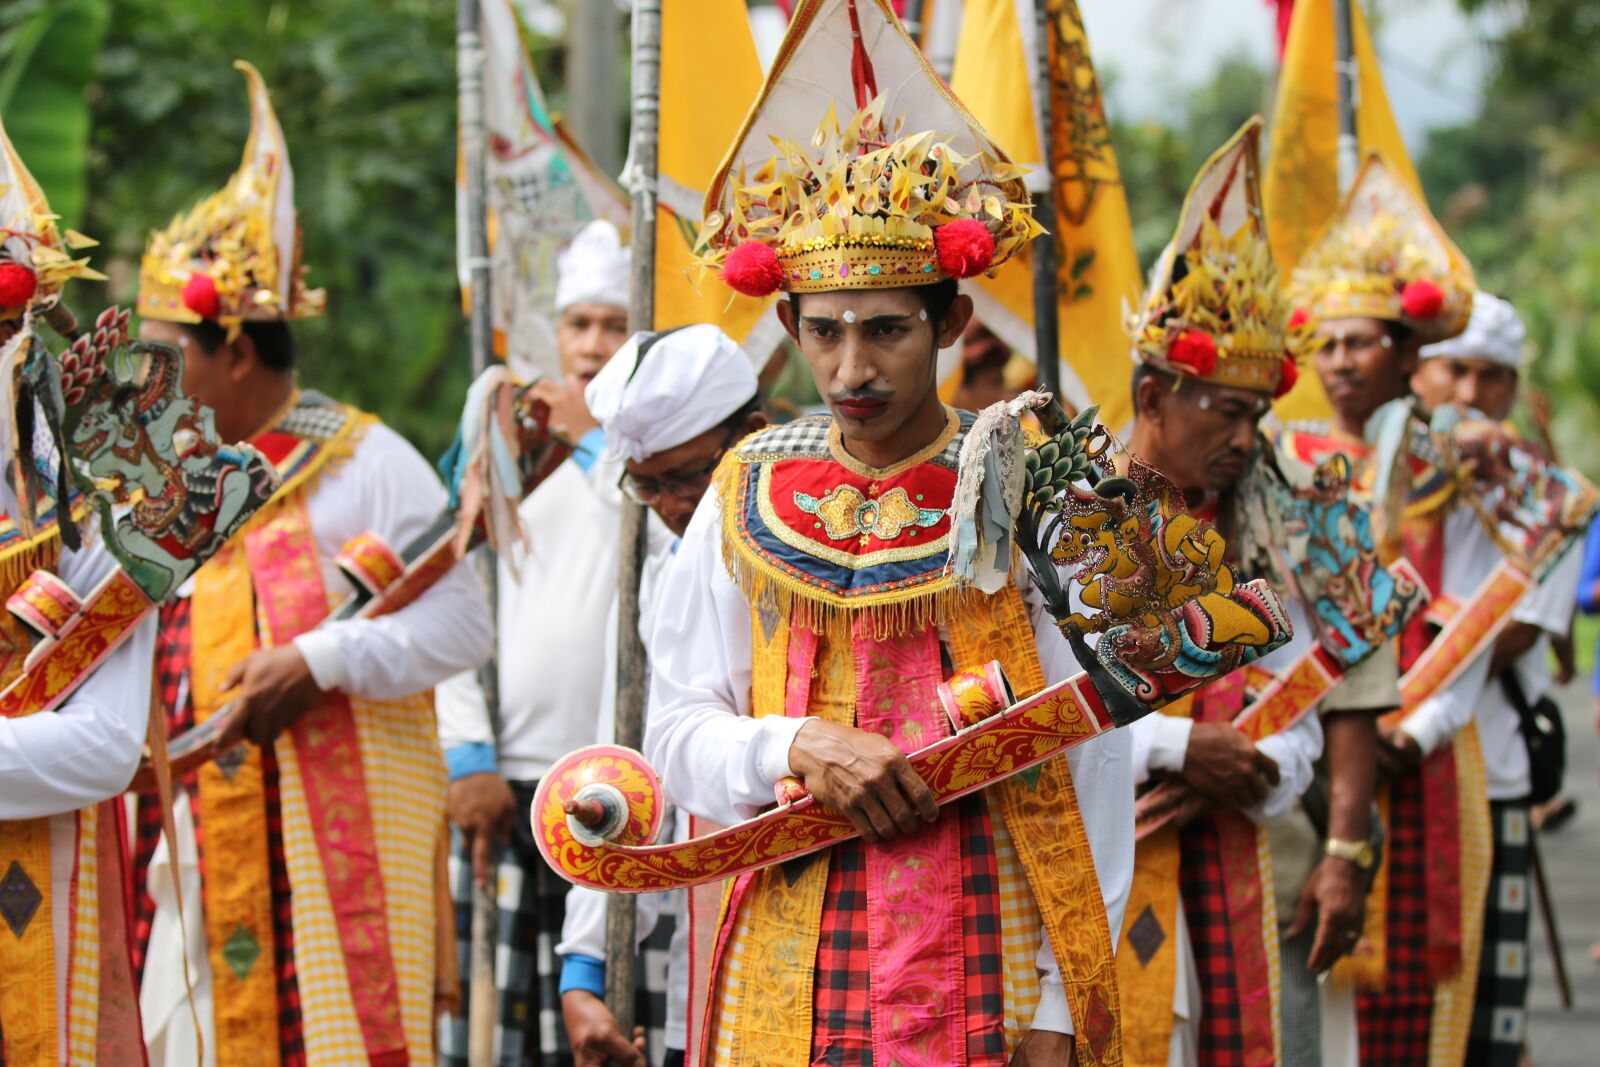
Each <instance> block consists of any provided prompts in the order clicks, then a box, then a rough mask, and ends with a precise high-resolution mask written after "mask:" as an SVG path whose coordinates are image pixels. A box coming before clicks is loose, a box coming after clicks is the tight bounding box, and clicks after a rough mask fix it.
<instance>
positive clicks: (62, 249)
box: [0, 125, 105, 322]
mask: <svg viewBox="0 0 1600 1067" xmlns="http://www.w3.org/2000/svg"><path fill="white" fill-rule="evenodd" d="M59 222H60V216H59V215H56V214H55V213H54V212H52V211H51V210H50V204H49V202H48V201H46V200H45V197H44V190H43V189H41V188H39V183H38V182H37V181H35V180H34V177H33V175H32V174H31V173H29V171H28V168H27V166H26V165H25V164H24V163H23V162H22V157H21V156H20V155H18V154H17V150H16V148H15V147H14V146H13V145H12V144H11V138H10V137H8V136H7V135H6V131H5V127H4V126H3V125H0V266H5V267H7V268H9V269H20V270H23V271H29V272H32V275H33V282H34V285H33V291H32V293H31V294H30V296H29V297H28V299H27V300H26V301H25V302H24V303H20V304H17V305H15V306H0V322H8V321H10V320H12V319H16V318H20V317H21V316H22V314H23V313H24V312H25V311H27V310H28V309H29V308H42V307H47V306H49V305H51V304H53V303H54V302H55V301H56V300H57V299H58V298H59V297H60V295H61V289H62V287H63V286H64V285H66V283H67V282H69V281H71V280H72V279H74V278H81V279H84V280H92V281H104V280H105V275H104V274H101V273H100V272H99V271H97V270H93V269H91V268H90V266H89V260H88V259H87V258H83V259H76V258H74V257H73V256H72V253H73V252H77V251H81V250H83V249H85V248H93V247H95V246H96V245H97V244H98V243H99V242H98V241H95V240H92V239H91V238H88V237H85V236H84V235H83V234H81V233H79V232H78V231H76V230H71V229H69V230H64V231H63V230H62V229H61V228H60V226H59V225H58V223H59ZM22 277H23V278H26V277H27V275H26V274H24V275H22Z"/></svg>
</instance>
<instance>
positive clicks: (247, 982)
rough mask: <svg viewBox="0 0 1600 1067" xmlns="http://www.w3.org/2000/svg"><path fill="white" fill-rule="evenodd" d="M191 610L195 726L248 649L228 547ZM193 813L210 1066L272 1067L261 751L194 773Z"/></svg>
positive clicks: (242, 572)
mask: <svg viewBox="0 0 1600 1067" xmlns="http://www.w3.org/2000/svg"><path fill="white" fill-rule="evenodd" d="M277 506H278V505H277V503H276V502H274V503H272V504H269V505H267V507H266V508H265V509H263V510H266V511H271V510H273V509H274V508H276V507H277ZM192 605H193V627H192V632H193V635H194V636H193V651H192V655H191V658H190V666H189V685H190V686H191V689H192V692H193V694H194V716H195V721H196V722H197V723H203V722H205V721H206V720H207V719H209V718H210V717H211V716H212V715H214V714H215V713H216V712H217V711H219V710H220V709H221V708H222V706H223V705H224V704H226V703H227V698H226V697H224V696H223V691H222V681H223V679H224V678H226V677H227V674H228V672H229V671H230V670H232V669H233V666H234V665H235V664H237V663H239V662H240V661H241V660H243V659H244V658H245V657H246V656H248V655H249V654H250V653H252V652H254V651H255V650H256V647H257V645H256V626H255V618H254V614H253V610H254V596H253V594H252V592H251V579H250V565H249V561H248V560H247V559H246V557H245V553H244V549H243V547H242V546H241V545H240V544H239V543H238V541H237V540H235V541H233V542H230V543H229V544H228V545H227V546H226V547H224V548H223V550H222V551H221V552H219V553H217V555H216V556H214V557H213V558H212V559H211V561H210V562H208V563H207V564H206V565H205V566H204V567H202V568H200V570H199V572H198V573H197V574H196V575H195V585H194V595H193V599H192ZM200 812H201V818H202V819H203V820H204V833H205V853H206V855H208V856H209V857H211V864H210V866H211V872H210V873H211V877H208V878H206V879H205V883H204V911H205V925H206V950H207V955H208V956H209V958H210V960H211V976H212V978H211V980H212V987H213V989H214V990H215V993H214V995H213V997H212V1006H211V1015H212V1020H213V1024H214V1026H215V1029H216V1042H217V1062H218V1063H229V1064H233V1063H237V1064H243V1065H246V1067H274V1065H276V1064H277V1063H278V989H277V981H276V977H275V973H274V972H275V968H274V966H273V958H274V956H273V952H274V948H275V945H274V942H273V929H272V869H271V864H270V862H269V856H270V848H271V846H270V844H269V839H268V831H267V807H266V794H265V788H264V781H263V772H262V762H261V750H260V749H258V748H256V746H254V745H251V744H240V745H238V746H236V747H235V748H234V749H233V750H232V751H230V752H228V753H226V754H225V755H224V756H223V758H222V759H220V760H218V761H217V762H214V763H208V764H206V765H205V766H204V767H202V768H201V769H200Z"/></svg>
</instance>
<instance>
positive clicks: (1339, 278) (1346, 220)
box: [1289, 154, 1476, 342]
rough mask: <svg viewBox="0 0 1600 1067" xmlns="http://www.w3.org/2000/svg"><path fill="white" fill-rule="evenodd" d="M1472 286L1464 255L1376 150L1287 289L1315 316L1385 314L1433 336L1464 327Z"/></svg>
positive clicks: (1433, 338) (1385, 317) (1442, 337)
mask: <svg viewBox="0 0 1600 1067" xmlns="http://www.w3.org/2000/svg"><path fill="white" fill-rule="evenodd" d="M1475 287H1476V282H1475V281H1474V280H1473V276H1472V267H1471V265H1470V264H1468V263H1467V260H1466V257H1465V256H1463V255H1462V254H1461V251H1460V250H1459V249H1457V248H1456V246H1455V245H1454V244H1453V243H1451V241H1450V238H1449V237H1447V236H1446V235H1445V233H1444V230H1443V229H1442V228H1441V227H1440V226H1439V224H1438V222H1436V221H1435V220H1434V218H1433V216H1432V215H1431V214H1430V213H1429V212H1428V209H1427V206H1426V205H1424V204H1423V203H1422V202H1421V201H1420V200H1419V199H1418V198H1417V197H1416V195H1415V194H1413V193H1412V192H1411V190H1410V189H1408V188H1407V187H1406V186H1405V185H1404V184H1402V183H1401V181H1400V180H1399V178H1398V177H1397V176H1396V175H1395V173H1394V171H1393V169H1392V168H1390V166H1389V165H1388V163H1387V162H1385V161H1384V159H1383V157H1381V156H1379V155H1376V154H1374V155H1372V156H1371V157H1369V158H1368V159H1367V162H1366V164H1365V165H1364V166H1363V167H1362V168H1361V173H1360V174H1359V175H1358V176H1357V178H1356V181H1355V183H1354V184H1353V185H1352V186H1351V187H1350V192H1349V193H1348V194H1346V196H1345V200H1344V203H1343V204H1342V205H1341V206H1340V209H1339V212H1338V213H1337V214H1336V215H1335V216H1334V218H1333V221H1332V222H1331V223H1329V225H1328V228H1327V229H1326V230H1324V231H1323V233H1322V236H1321V237H1319V238H1318V239H1317V240H1316V242H1315V243H1313V244H1312V246H1311V248H1310V249H1309V250H1308V251H1307V252H1306V254H1305V255H1304V256H1303V257H1301V260H1300V262H1299V263H1298V264H1297V265H1296V266H1295V269H1294V272H1293V274H1292V275H1291V277H1290V281H1289V295H1290V298H1291V300H1292V301H1293V303H1294V305H1295V306H1296V307H1297V308H1301V309H1303V310H1304V311H1305V312H1306V313H1307V314H1308V315H1309V316H1310V317H1311V319H1312V320H1313V321H1315V322H1321V321H1326V320H1329V319H1342V318H1371V319H1381V320H1383V321H1385V322H1396V323H1400V324H1402V325H1404V326H1407V327H1409V328H1410V329H1411V330H1412V331H1413V332H1415V333H1416V334H1417V336H1418V337H1419V338H1420V339H1421V340H1422V341H1425V342H1432V341H1442V340H1445V339H1446V338H1450V337H1454V336H1456V335H1457V334H1459V333H1460V332H1461V331H1462V330H1464V329H1466V326H1467V320H1468V318H1469V317H1470V316H1471V314H1472V292H1473V289H1474V288H1475Z"/></svg>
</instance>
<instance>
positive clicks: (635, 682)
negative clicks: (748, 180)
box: [606, 0, 661, 1036]
mask: <svg viewBox="0 0 1600 1067" xmlns="http://www.w3.org/2000/svg"><path fill="white" fill-rule="evenodd" d="M660 109H661V0H635V3H634V5H633V173H632V174H631V175H630V176H629V177H630V179H631V185H632V189H633V279H632V285H631V287H630V290H629V294H628V326H629V328H630V329H631V330H633V331H634V332H635V333H637V332H639V331H641V330H650V329H654V328H655V321H656V287H655V264H656V174H657V152H658V148H659V146H660V142H661V121H660V119H661V114H660ZM645 518H646V515H645V509H644V505H642V504H639V503H637V502H635V501H632V500H624V501H623V503H622V537H621V549H622V560H621V567H620V568H619V570H618V573H617V717H616V742H617V744H619V745H625V746H627V747H628V748H632V749H637V748H639V747H640V744H641V742H642V741H643V739H644V704H645V695H646V694H645V687H646V681H647V679H648V677H649V664H648V663H647V662H646V659H645V650H644V642H643V641H641V640H640V639H639V576H640V572H641V571H642V569H643V567H644V555H645V530H646V528H645ZM634 908H635V905H634V901H633V898H632V897H628V896H614V897H612V898H611V900H610V902H609V903H608V904H607V906H606V1005H607V1006H608V1007H609V1008H610V1009H611V1014H612V1015H614V1016H615V1017H616V1020H617V1029H618V1030H620V1031H621V1032H622V1033H623V1035H625V1036H628V1035H631V1034H632V1033H633V1027H634V1010H633V1008H634V971H635V967H634V962H635V959H636V954H637V952H638V938H637V925H638V923H637V915H636V913H635V910H634Z"/></svg>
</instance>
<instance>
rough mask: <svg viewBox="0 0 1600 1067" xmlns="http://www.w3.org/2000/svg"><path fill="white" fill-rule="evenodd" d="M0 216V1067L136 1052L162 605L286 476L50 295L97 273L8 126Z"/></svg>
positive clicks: (120, 322)
mask: <svg viewBox="0 0 1600 1067" xmlns="http://www.w3.org/2000/svg"><path fill="white" fill-rule="evenodd" d="M0 227H3V229H0V235H3V238H0V390H3V393H4V397H5V399H4V402H3V404H0V453H3V455H0V463H3V466H4V481H3V486H0V586H3V591H4V593H5V594H6V596H7V601H6V607H7V613H6V615H5V617H4V618H3V619H0V683H3V689H0V919H3V920H4V922H3V924H0V1063H3V1064H8V1065H10V1067H43V1065H47V1064H97V1063H99V1064H106V1065H112V1064H126V1063H139V1062H142V1060H143V1035H142V1033H141V1028H140V1019H139V1012H138V1001H137V997H136V995H135V990H134V976H133V973H132V969H131V967H130V966H129V959H128V951H127V949H128V941H129V933H130V931H129V929H128V924H127V914H126V910H125V909H124V908H123V907H122V902H123V901H124V900H125V899H126V897H125V893H124V887H125V884H126V878H127V872H126V865H125V857H126V848H125V831H124V809H123V806H122V805H121V804H120V803H118V802H116V800H115V798H116V796H117V794H119V793H121V792H122V790H123V789H124V788H125V787H126V786H127V784H128V780H129V779H130V778H131V777H132V776H133V772H134V770H135V768H136V767H137V765H138V763H139V759H140V753H141V749H142V748H143V745H144V741H145V738H146V736H147V727H148V726H149V725H150V704H149V699H148V694H149V691H150V668H151V653H152V648H153V645H154V640H155V630H156V606H157V605H158V604H160V603H161V602H162V601H163V600H164V599H166V598H167V597H169V596H170V595H171V594H172V593H173V592H174V590H175V589H176V588H177V587H178V585H179V584H181V583H182V582H184V581H185V580H187V579H188V578H189V576H190V575H192V574H193V573H194V572H195V570H196V569H198V567H199V566H200V565H201V564H202V563H204V561H205V560H206V559H207V558H209V557H210V556H211V555H212V554H214V553H215V552H217V551H218V550H220V549H221V548H222V546H223V545H224V543H225V542H226V541H227V538H228V537H229V536H230V535H231V534H232V533H234V532H235V531H236V530H237V529H238V527H239V526H240V525H241V524H242V523H243V522H245V521H246V520H248V519H249V518H250V516H251V515H252V514H253V513H254V512H255V511H256V510H257V509H258V508H259V507H260V506H261V505H262V504H264V503H265V501H266V499H267V498H268V496H270V494H271V492H272V489H273V487H274V485H275V484H276V481H275V478H274V476H273V474H272V471H271V468H270V466H269V465H268V464H267V463H266V461H265V459H264V458H263V457H262V456H261V455H260V454H259V453H257V452H255V451H254V450H253V449H251V448H249V447H248V446H243V447H232V448H224V447H220V446H219V444H218V441H217V437H216V433H215V431H214V429H213V427H212V423H211V419H210V416H209V414H208V413H206V412H205V411H204V410H203V409H198V408H196V406H195V404H194V401H193V400H192V399H190V398H189V397H187V396H185V395H184V393H183V390H182V387H181V377H182V357H181V355H180V354H179V352H178V351H177V350H176V349H174V348H171V347H170V346H167V345H159V344H149V345H146V344H137V343H135V344H130V343H129V342H128V336H127V331H128V318H129V316H128V313H127V312H126V311H122V310H119V309H117V308H110V309H107V310H106V311H104V312H102V313H101V314H100V315H99V317H98V318H97V320H96V321H95V323H94V326H93V328H92V329H89V330H80V329H79V328H78V326H77V323H76V322H75V321H74V320H73V317H72V315H71V313H70V312H68V311H67V310H66V308H65V307H63V306H61V304H60V295H61V289H62V286H63V284H64V283H65V282H66V281H68V280H70V279H72V278H82V277H98V275H96V274H95V273H94V272H93V271H91V270H90V269H89V268H88V265H87V263H88V261H87V260H84V259H74V258H73V256H72V252H73V250H76V249H81V248H85V247H89V246H92V245H93V243H94V242H93V241H90V240H89V239H88V238H85V237H83V236H82V235H80V234H76V233H73V232H72V231H70V230H69V231H67V232H66V233H65V234H62V233H61V232H60V231H59V230H58V228H57V226H56V223H55V216H54V215H52V214H51V213H50V208H49V205H48V204H46V203H45V201H44V197H43V195H42V193H41V191H40V189H39V187H38V185H37V184H36V183H35V182H34V180H33V178H32V176H31V175H29V173H28V171H27V169H26V168H25V167H24V166H23V163H22V160H21V159H20V158H19V157H18V156H17V154H16V151H15V150H14V148H13V147H12V145H11V142H10V140H9V139H8V138H7V137H6V136H5V132H4V130H3V129H0ZM46 321H48V322H49V323H50V324H51V326H52V329H53V330H57V331H61V332H63V333H64V334H66V335H67V336H68V337H69V339H70V344H69V345H67V346H64V347H63V350H62V351H61V352H59V353H52V352H51V351H50V348H49V347H48V346H47V344H46V343H45V341H44V340H43V338H42V337H41V336H40V332H39V331H40V328H41V327H42V325H43V324H44V322H46ZM169 414H175V416H176V417H172V418H169V417H167V416H168V415H169Z"/></svg>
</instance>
